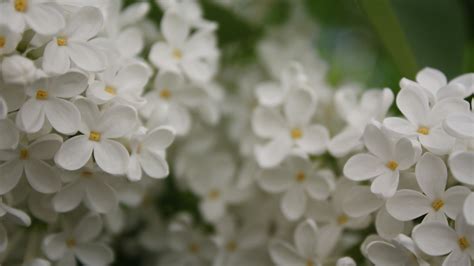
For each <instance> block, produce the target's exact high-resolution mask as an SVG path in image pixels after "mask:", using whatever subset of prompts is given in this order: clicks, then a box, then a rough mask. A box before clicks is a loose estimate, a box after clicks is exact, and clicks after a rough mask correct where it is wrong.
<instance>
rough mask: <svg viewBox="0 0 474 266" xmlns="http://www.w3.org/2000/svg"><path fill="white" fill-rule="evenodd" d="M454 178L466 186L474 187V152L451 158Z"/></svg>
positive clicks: (450, 165)
mask: <svg viewBox="0 0 474 266" xmlns="http://www.w3.org/2000/svg"><path fill="white" fill-rule="evenodd" d="M449 167H450V169H451V173H452V174H453V176H454V177H455V178H456V179H457V180H458V181H459V182H462V183H464V184H468V185H474V175H473V174H472V173H474V152H459V153H455V154H453V155H452V156H450V157H449Z"/></svg>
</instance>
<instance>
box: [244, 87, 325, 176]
mask: <svg viewBox="0 0 474 266" xmlns="http://www.w3.org/2000/svg"><path fill="white" fill-rule="evenodd" d="M315 108H316V104H315V99H314V97H313V95H312V93H311V92H309V91H307V90H293V91H292V92H290V94H289V95H288V97H287V98H286V101H285V102H284V107H283V110H284V111H283V112H284V116H283V115H281V113H280V112H279V111H278V110H276V109H271V108H268V107H258V108H256V109H255V111H254V113H253V117H252V128H253V130H254V132H255V134H256V135H257V136H259V137H261V138H263V139H265V140H266V142H265V143H264V144H263V145H256V147H255V157H256V159H257V162H258V163H259V165H260V166H261V167H264V168H268V167H274V166H277V165H278V164H279V163H281V162H282V161H283V160H284V159H285V158H286V157H287V156H288V155H290V153H303V154H305V155H320V154H322V153H323V152H324V151H325V150H326V145H327V142H328V141H329V132H328V130H327V129H326V128H325V127H324V126H322V125H319V124H314V123H312V121H311V119H312V116H313V115H314V112H315Z"/></svg>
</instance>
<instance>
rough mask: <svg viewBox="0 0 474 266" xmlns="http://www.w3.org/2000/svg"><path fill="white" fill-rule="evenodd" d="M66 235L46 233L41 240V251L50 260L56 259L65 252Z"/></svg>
mask: <svg viewBox="0 0 474 266" xmlns="http://www.w3.org/2000/svg"><path fill="white" fill-rule="evenodd" d="M66 240H67V239H66V236H65V235H64V234H63V233H59V234H53V235H48V236H46V237H45V238H44V241H43V251H44V253H45V254H46V256H48V258H49V259H51V260H58V259H60V258H61V257H63V256H64V253H65V252H66Z"/></svg>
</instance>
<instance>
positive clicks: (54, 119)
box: [44, 98, 81, 135]
mask: <svg viewBox="0 0 474 266" xmlns="http://www.w3.org/2000/svg"><path fill="white" fill-rule="evenodd" d="M44 112H45V114H46V117H47V118H48V121H49V123H50V124H51V126H52V127H53V128H54V129H56V131H58V132H60V133H63V134H65V135H72V134H74V133H75V132H77V130H78V129H79V128H78V126H79V122H80V121H81V114H80V113H79V110H78V109H77V107H76V106H75V105H74V104H73V103H71V102H69V101H66V100H63V99H58V98H51V99H49V100H48V103H47V104H45V106H44Z"/></svg>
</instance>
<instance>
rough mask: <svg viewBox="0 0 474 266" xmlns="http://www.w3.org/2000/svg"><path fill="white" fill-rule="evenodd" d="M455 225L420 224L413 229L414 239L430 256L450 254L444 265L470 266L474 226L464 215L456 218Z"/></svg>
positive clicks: (472, 255)
mask: <svg viewBox="0 0 474 266" xmlns="http://www.w3.org/2000/svg"><path fill="white" fill-rule="evenodd" d="M454 227H455V229H453V228H451V227H449V226H448V225H447V224H444V223H439V222H428V223H423V224H419V225H417V226H416V227H415V228H414V229H413V233H412V236H413V240H414V241H415V243H416V245H417V246H418V247H419V248H420V249H421V251H423V252H425V253H426V254H428V255H430V256H443V255H448V256H447V257H446V258H445V259H444V261H443V265H446V266H447V265H459V266H470V265H471V261H472V260H473V259H474V245H473V243H474V227H473V226H472V225H469V224H467V223H466V220H465V219H464V217H463V216H462V215H460V216H458V217H457V218H456V224H455V226H454Z"/></svg>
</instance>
